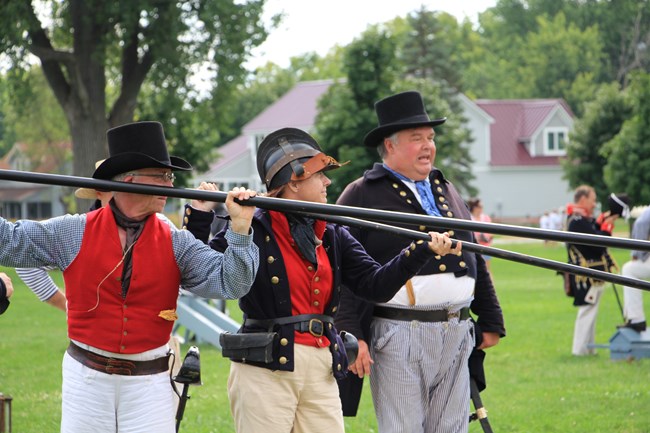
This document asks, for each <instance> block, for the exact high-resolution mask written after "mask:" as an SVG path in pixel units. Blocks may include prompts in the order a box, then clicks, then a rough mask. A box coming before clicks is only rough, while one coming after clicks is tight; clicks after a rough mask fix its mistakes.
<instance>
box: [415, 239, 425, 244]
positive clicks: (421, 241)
mask: <svg viewBox="0 0 650 433" xmlns="http://www.w3.org/2000/svg"><path fill="white" fill-rule="evenodd" d="M423 243H424V241H423V240H422V239H420V240H419V241H417V242H416V244H418V245H422V244H423Z"/></svg>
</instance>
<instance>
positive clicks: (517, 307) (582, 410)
mask: <svg viewBox="0 0 650 433" xmlns="http://www.w3.org/2000/svg"><path fill="white" fill-rule="evenodd" d="M498 247H499V248H504V249H508V250H512V251H517V252H521V253H525V254H531V255H535V256H539V257H544V258H549V259H553V260H559V261H564V260H565V256H566V253H565V249H564V247H563V246H562V245H560V244H554V245H549V246H545V245H543V244H542V243H540V242H530V243H513V244H507V245H505V244H500V245H498ZM613 252H614V254H615V256H616V258H617V261H618V263H619V264H620V265H622V264H623V263H624V262H625V261H626V260H627V257H628V252H627V251H623V250H614V251H613ZM8 272H9V273H10V274H12V276H13V277H15V274H13V272H12V271H11V270H9V271H8ZM492 273H493V277H494V281H495V285H496V288H497V292H498V294H499V298H500V301H501V305H502V308H503V310H504V314H505V318H506V327H507V332H508V336H507V337H506V338H505V339H503V340H502V341H501V343H500V344H499V345H498V346H497V347H495V348H492V349H490V350H489V351H488V356H487V359H486V373H487V378H488V388H487V389H486V390H485V391H484V392H483V393H482V394H481V395H482V398H483V403H484V405H485V407H486V409H487V410H488V413H489V417H488V418H489V420H490V423H491V425H492V428H493V430H494V431H495V432H496V433H509V432H512V433H524V432H540V433H541V432H543V433H551V432H557V433H565V432H585V433H587V432H588V433H596V432H601V433H613V432H616V433H649V432H650V415H649V412H647V410H648V409H647V405H648V403H650V359H642V360H635V361H629V362H628V361H612V360H610V354H609V350H608V349H599V350H598V355H597V356H593V357H588V358H575V357H573V356H571V340H572V333H573V323H574V320H575V314H576V310H575V308H574V307H573V306H572V305H571V299H570V298H567V297H566V296H565V295H564V292H563V288H562V282H561V279H560V277H558V276H556V275H555V273H554V272H553V271H550V270H546V269H541V268H536V267H532V266H528V265H523V264H518V263H514V262H508V261H504V260H499V259H493V260H492ZM56 276H57V278H60V276H59V275H56ZM14 282H15V286H16V293H15V294H14V297H13V298H12V305H11V307H10V308H9V310H8V311H7V312H6V313H5V314H4V315H3V316H1V317H0V392H2V393H4V394H8V395H11V396H12V397H13V404H12V408H13V432H14V433H48V432H58V431H59V420H60V404H61V390H60V388H61V359H62V355H63V352H64V351H65V348H66V346H67V344H68V340H67V338H66V329H65V321H64V316H63V313H61V312H60V311H57V310H55V309H53V308H51V307H49V306H48V305H44V304H41V303H40V302H39V301H38V300H37V299H36V297H35V296H34V295H32V294H31V292H30V291H29V290H27V289H26V288H25V287H24V286H23V285H22V283H20V280H19V279H17V278H14ZM609 287H610V288H609V289H608V290H607V292H606V293H605V295H604V297H603V299H602V301H601V306H600V312H599V315H598V324H597V342H598V343H600V344H608V341H609V338H610V337H611V336H612V335H613V334H614V332H615V330H616V325H617V324H619V323H621V322H622V318H621V313H620V311H619V307H618V304H617V302H616V297H615V295H614V291H613V290H612V289H611V285H609ZM618 291H619V295H620V296H621V301H622V288H621V287H619V288H618ZM647 298H648V296H647V295H646V312H648V310H649V308H648V304H650V300H648V299H647ZM229 306H230V309H231V310H232V311H233V317H235V318H236V319H237V320H239V319H240V318H241V316H240V314H239V311H237V307H236V304H234V303H230V304H229ZM186 350H187V346H184V347H183V355H184V353H185V352H186ZM200 350H201V367H202V368H201V376H202V380H203V386H200V387H198V386H197V387H192V388H191V389H190V396H191V400H190V401H189V402H188V404H187V408H186V410H185V417H184V419H183V422H182V424H181V431H186V432H192V433H209V432H219V433H220V432H233V431H234V430H233V424H232V421H231V418H230V411H229V407H228V397H227V395H226V391H225V389H226V380H227V377H228V369H229V361H227V360H224V359H222V358H221V356H220V354H219V352H218V351H217V350H215V349H214V348H212V347H210V346H208V345H201V346H200ZM366 382H367V381H366ZM260 391H261V392H263V389H261V390H260ZM346 430H347V431H348V432H376V430H377V429H376V423H375V421H374V416H373V409H372V402H371V398H370V392H369V389H368V388H367V383H366V390H365V391H364V399H363V402H362V407H361V409H360V413H359V416H358V417H356V418H350V419H346ZM481 431H482V430H481V427H480V425H479V424H478V423H477V422H473V423H472V424H471V425H470V432H474V433H478V432H481Z"/></svg>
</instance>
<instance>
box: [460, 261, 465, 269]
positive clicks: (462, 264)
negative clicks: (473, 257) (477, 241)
mask: <svg viewBox="0 0 650 433" xmlns="http://www.w3.org/2000/svg"><path fill="white" fill-rule="evenodd" d="M459 265H460V267H461V268H464V267H465V266H467V263H465V262H463V261H462V260H461V262H460V263H459Z"/></svg>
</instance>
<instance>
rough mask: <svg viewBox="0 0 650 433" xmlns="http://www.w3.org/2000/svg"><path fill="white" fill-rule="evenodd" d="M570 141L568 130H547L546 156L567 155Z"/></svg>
mask: <svg viewBox="0 0 650 433" xmlns="http://www.w3.org/2000/svg"><path fill="white" fill-rule="evenodd" d="M568 141H569V129H568V128H562V127H558V128H546V129H545V130H544V155H545V156H556V155H561V156H562V155H566V145H567V143H568Z"/></svg>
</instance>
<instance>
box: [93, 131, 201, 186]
mask: <svg viewBox="0 0 650 433" xmlns="http://www.w3.org/2000/svg"><path fill="white" fill-rule="evenodd" d="M106 138H107V140H108V154H109V157H108V158H106V160H105V161H104V162H102V163H101V164H100V165H99V166H98V167H97V168H96V169H95V172H94V173H93V177H94V178H95V179H105V180H110V179H112V178H113V177H114V176H116V175H118V174H120V173H126V172H128V171H131V170H139V169H141V168H169V169H171V170H181V171H189V170H191V169H192V166H191V165H190V163H189V162H187V161H185V160H184V159H182V158H178V157H176V156H171V157H170V156H169V153H168V151H167V142H166V140H165V133H164V131H163V127H162V124H161V123H160V122H135V123H128V124H126V125H121V126H116V127H115V128H111V129H109V130H108V131H107V132H106Z"/></svg>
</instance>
